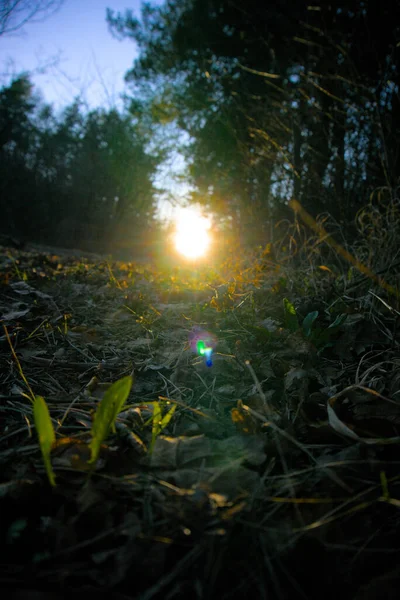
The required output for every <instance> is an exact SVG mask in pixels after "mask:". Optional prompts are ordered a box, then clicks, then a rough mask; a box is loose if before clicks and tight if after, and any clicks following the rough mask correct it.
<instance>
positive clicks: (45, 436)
mask: <svg viewBox="0 0 400 600" xmlns="http://www.w3.org/2000/svg"><path fill="white" fill-rule="evenodd" d="M33 417H34V420H35V426H36V431H37V434H38V438H39V446H40V450H41V451H42V456H43V462H44V466H45V468H46V473H47V477H48V479H49V482H50V485H52V486H55V485H56V479H55V475H54V471H53V467H52V466H51V458H50V453H51V448H52V446H53V444H54V442H55V440H56V434H55V433H54V427H53V423H52V422H51V419H50V414H49V409H48V407H47V404H46V402H45V400H44V398H42V396H35V400H34V402H33Z"/></svg>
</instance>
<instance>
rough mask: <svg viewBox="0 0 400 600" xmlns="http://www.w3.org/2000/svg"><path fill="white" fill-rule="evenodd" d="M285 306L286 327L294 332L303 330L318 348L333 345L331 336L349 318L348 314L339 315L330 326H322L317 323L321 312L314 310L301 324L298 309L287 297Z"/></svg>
mask: <svg viewBox="0 0 400 600" xmlns="http://www.w3.org/2000/svg"><path fill="white" fill-rule="evenodd" d="M283 308H284V319H285V327H286V328H287V329H289V331H292V332H296V331H299V330H301V331H302V333H303V335H304V337H305V339H307V340H308V341H309V342H311V344H313V345H314V346H315V347H316V348H317V349H318V350H323V349H324V348H328V347H329V346H331V345H332V343H331V341H330V340H331V337H332V336H333V335H334V334H335V333H336V332H337V331H338V330H339V328H340V327H341V325H343V323H344V322H345V320H346V319H347V315H346V314H341V315H337V317H336V318H335V320H334V321H333V322H332V323H330V325H328V327H325V328H322V327H320V326H318V325H317V324H316V320H317V318H318V316H319V312H318V311H317V310H314V311H312V312H310V313H308V315H306V316H305V317H304V319H303V322H302V324H301V326H300V323H299V319H298V315H297V312H296V309H295V307H294V305H293V304H292V303H291V302H290V301H289V300H288V299H287V298H284V299H283Z"/></svg>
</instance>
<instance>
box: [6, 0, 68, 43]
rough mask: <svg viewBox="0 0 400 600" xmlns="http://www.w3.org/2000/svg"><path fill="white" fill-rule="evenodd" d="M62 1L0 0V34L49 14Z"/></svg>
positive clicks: (7, 32)
mask: <svg viewBox="0 0 400 600" xmlns="http://www.w3.org/2000/svg"><path fill="white" fill-rule="evenodd" d="M62 3H63V0H0V36H2V35H8V34H12V33H15V32H16V31H19V30H21V29H23V27H24V26H25V25H26V24H27V23H29V22H30V23H32V22H35V21H41V20H43V19H45V18H47V17H49V16H51V15H52V14H53V13H54V12H56V11H57V10H58V9H59V8H60V6H61V4H62Z"/></svg>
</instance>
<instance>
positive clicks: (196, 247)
mask: <svg viewBox="0 0 400 600" xmlns="http://www.w3.org/2000/svg"><path fill="white" fill-rule="evenodd" d="M210 226H211V225H210V221H209V219H206V218H205V217H203V216H202V215H201V213H200V212H199V211H198V210H195V209H194V208H182V209H180V211H179V213H178V215H177V216H176V230H175V236H174V243H175V248H176V249H177V250H178V252H180V253H181V254H183V255H184V256H186V257H187V258H200V257H201V256H203V255H204V254H205V253H206V252H207V250H208V248H209V246H210V242H211V240H210V235H209V233H208V230H209V229H210Z"/></svg>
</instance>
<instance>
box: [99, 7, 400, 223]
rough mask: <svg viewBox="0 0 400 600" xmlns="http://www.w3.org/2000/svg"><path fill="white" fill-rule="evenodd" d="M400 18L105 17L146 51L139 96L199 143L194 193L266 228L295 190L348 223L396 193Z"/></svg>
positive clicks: (326, 11)
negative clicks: (150, 95) (377, 195)
mask: <svg viewBox="0 0 400 600" xmlns="http://www.w3.org/2000/svg"><path fill="white" fill-rule="evenodd" d="M399 10H400V5H399V4H398V2H397V1H396V0H388V2H386V3H385V5H384V7H383V5H382V3H381V2H378V0H370V1H369V2H364V1H362V0H357V1H349V0H335V1H334V2H331V3H329V4H327V5H325V4H321V5H320V6H319V5H312V4H311V5H310V3H309V2H305V1H303V0H289V1H288V2H285V3H278V2H269V3H260V2H258V1H257V0H248V1H247V2H246V3H245V4H243V3H241V2H239V1H237V2H235V1H233V2H231V1H227V0H207V1H205V0H179V1H178V0H169V1H167V2H165V3H164V5H162V6H151V5H148V4H147V5H144V8H143V13H142V22H139V21H138V20H137V19H135V18H134V17H133V15H132V13H129V12H128V13H126V14H125V16H123V15H121V14H119V15H115V14H114V13H112V12H111V11H110V12H109V14H108V20H109V23H110V26H111V28H112V30H113V31H114V32H115V33H116V34H117V35H118V36H124V35H128V36H131V37H132V38H133V39H135V41H136V42H137V43H138V45H139V49H140V55H139V57H138V59H137V60H136V61H135V64H134V68H133V69H132V70H131V71H130V72H129V73H128V74H127V80H128V81H130V82H131V84H132V86H133V89H134V90H135V91H137V89H141V90H150V92H151V91H152V90H153V91H154V98H157V102H159V103H160V96H161V101H163V103H164V106H166V107H167V108H168V107H169V108H170V114H171V118H173V119H176V121H177V122H178V123H179V124H180V126H181V127H182V128H183V129H184V130H185V131H187V132H188V133H189V135H190V136H191V139H192V143H191V145H190V148H189V154H188V160H189V162H190V174H191V177H192V181H193V183H194V184H195V185H196V186H197V188H198V190H199V195H200V196H203V197H204V198H205V201H206V202H208V203H209V204H210V206H211V207H212V208H218V203H219V204H221V201H222V202H223V205H224V206H223V208H224V212H225V214H226V213H227V212H229V213H230V214H231V216H233V218H234V220H235V221H236V222H238V224H239V228H242V229H243V227H244V228H246V229H248V228H249V227H250V223H251V222H253V225H254V227H257V228H258V229H259V228H260V227H259V223H263V221H264V220H265V219H268V218H271V215H270V210H271V209H272V211H273V212H274V213H275V215H276V213H277V211H279V210H281V209H280V208H279V207H280V206H281V207H282V209H283V208H284V205H285V203H286V202H287V200H288V199H289V198H290V197H291V196H293V195H295V196H296V197H297V199H299V200H300V201H301V202H302V203H303V204H304V205H305V206H306V208H308V209H309V210H311V211H312V212H313V213H314V214H316V213H318V212H320V211H325V210H328V211H330V212H331V213H332V214H333V215H334V216H335V217H336V218H337V219H339V220H341V221H342V222H343V223H347V222H349V221H350V220H351V219H352V217H354V214H355V213H356V211H357V210H358V208H359V207H360V206H362V205H363V203H364V202H365V200H366V197H367V196H368V194H369V191H368V186H377V185H383V184H389V185H391V186H394V185H395V183H396V178H397V177H398V173H399V172H400V169H399V168H398V161H399V160H400V146H399V139H400V115H399V108H398V106H399V94H398V91H399V87H400V79H399V78H400V73H399V52H400V50H399V49H400V28H399V27H398V25H397V24H398V22H399ZM366 56H367V57H369V59H368V60H366V59H365V57H366ZM160 90H163V93H162V92H160ZM176 115H177V116H176ZM389 124H390V125H389Z"/></svg>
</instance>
